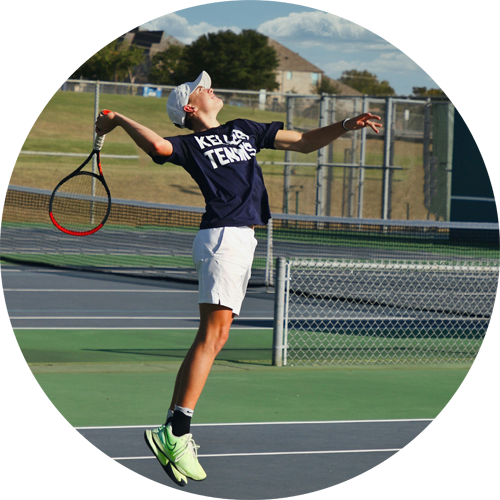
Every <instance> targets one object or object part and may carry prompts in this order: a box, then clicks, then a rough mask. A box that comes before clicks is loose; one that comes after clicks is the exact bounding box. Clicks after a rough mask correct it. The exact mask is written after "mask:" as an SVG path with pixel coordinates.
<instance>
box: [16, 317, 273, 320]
mask: <svg viewBox="0 0 500 500" xmlns="http://www.w3.org/2000/svg"><path fill="white" fill-rule="evenodd" d="M10 319H11V320H12V319H17V320H23V319H25V320H37V321H39V320H43V319H50V320H64V319H83V320H98V319H128V320H143V319H144V320H152V319H159V320H171V319H183V320H199V319H200V317H199V316H10ZM272 319H273V318H272V317H268V318H260V317H259V318H240V319H239V320H244V321H249V320H259V321H262V320H265V321H269V320H272ZM239 320H238V319H237V318H235V320H234V321H239Z"/></svg>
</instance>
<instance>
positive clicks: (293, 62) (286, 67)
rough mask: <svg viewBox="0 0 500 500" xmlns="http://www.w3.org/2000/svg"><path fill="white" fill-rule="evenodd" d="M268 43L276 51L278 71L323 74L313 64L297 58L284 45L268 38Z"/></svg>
mask: <svg viewBox="0 0 500 500" xmlns="http://www.w3.org/2000/svg"><path fill="white" fill-rule="evenodd" d="M268 43H269V45H270V46H271V47H273V48H274V50H276V54H277V55H278V60H279V65H278V70H281V71H306V72H309V73H324V71H323V70H322V69H320V68H318V67H317V66H314V64H312V63H310V62H309V61H306V60H305V59H304V58H303V57H301V56H299V54H297V53H296V52H292V51H291V50H290V49H287V48H286V47H285V46H284V45H281V43H279V42H277V41H276V40H273V39H272V38H268Z"/></svg>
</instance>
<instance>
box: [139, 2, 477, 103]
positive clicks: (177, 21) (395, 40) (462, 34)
mask: <svg viewBox="0 0 500 500" xmlns="http://www.w3.org/2000/svg"><path fill="white" fill-rule="evenodd" d="M409 5H414V3H413V2H410V3H409ZM403 14H404V13H402V15H403ZM367 18H368V0H272V1H269V0H252V1H247V0H211V1H209V2H208V1H206V0H182V2H181V1H180V0H141V3H140V25H141V28H144V29H150V30H153V29H156V30H163V31H165V32H167V33H168V34H170V35H172V36H174V37H176V38H178V39H179V40H181V41H182V42H184V43H186V44H189V43H191V42H193V41H194V40H196V38H198V37H199V36H201V35H204V34H206V33H209V32H217V31H219V30H228V29H231V30H233V31H234V32H236V33H239V32H240V31H241V30H243V29H255V30H257V31H259V32H260V33H263V34H264V35H267V36H270V37H271V38H274V39H275V40H277V41H278V42H280V43H281V44H283V45H285V46H286V47H288V48H289V49H291V50H293V51H294V52H297V53H298V54H300V55H301V56H302V57H304V58H305V59H307V60H308V61H309V62H311V63H313V64H314V65H316V66H318V67H319V68H320V69H322V70H323V71H324V72H325V74H326V75H327V76H329V77H331V78H333V79H338V78H339V77H340V76H341V74H342V72H343V71H345V70H350V69H357V70H359V71H363V70H368V71H370V72H371V73H374V74H376V75H377V77H378V79H379V80H387V81H388V82H389V84H390V85H391V86H392V87H393V88H394V90H395V91H396V94H398V95H411V94H412V88H413V87H417V86H418V87H427V88H481V87H483V86H484V84H485V63H484V58H485V56H484V54H485V30H472V29H446V30H440V29H433V30H402V29H392V30H369V29H368V21H367ZM207 71H209V68H207Z"/></svg>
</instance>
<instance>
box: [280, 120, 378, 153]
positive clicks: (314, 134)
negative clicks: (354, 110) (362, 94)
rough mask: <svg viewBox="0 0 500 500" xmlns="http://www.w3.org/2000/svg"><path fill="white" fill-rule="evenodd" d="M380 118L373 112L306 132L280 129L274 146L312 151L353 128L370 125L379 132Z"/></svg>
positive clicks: (289, 149) (301, 151)
mask: <svg viewBox="0 0 500 500" xmlns="http://www.w3.org/2000/svg"><path fill="white" fill-rule="evenodd" d="M380 119H381V118H380V116H377V115H373V114H371V113H363V114H362V115H359V116H356V117H355V118H348V119H347V120H344V121H343V122H338V123H334V124H332V125H328V126H327V127H321V128H317V129H314V130H310V131H309V132H305V133H300V132H295V131H293V130H280V131H278V133H277V134H276V138H275V140H274V146H275V148H276V149H281V150H285V151H286V150H288V151H297V152H299V153H312V152H313V151H317V150H318V149H321V148H323V147H325V146H328V144H330V143H331V142H332V141H334V140H335V139H338V138H339V137H341V136H342V135H344V134H345V133H347V132H349V131H352V130H360V129H363V128H365V127H370V128H371V129H372V130H373V131H374V132H376V133H377V134H378V133H379V130H378V129H379V128H381V127H382V124H381V123H378V121H377V120H380Z"/></svg>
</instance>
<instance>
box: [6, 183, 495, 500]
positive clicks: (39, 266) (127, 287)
mask: <svg viewBox="0 0 500 500" xmlns="http://www.w3.org/2000/svg"><path fill="white" fill-rule="evenodd" d="M2 188H3V190H4V191H5V195H6V196H5V199H6V203H5V209H6V210H5V218H4V221H3V223H2V231H3V238H2V240H1V241H0V256H1V258H2V259H3V263H4V264H3V265H2V266H1V268H0V276H1V279H2V286H1V287H0V295H1V303H2V308H1V318H0V328H1V329H0V339H1V343H2V346H3V349H2V352H1V354H0V356H1V360H2V362H3V363H5V364H28V365H29V372H30V377H29V403H30V415H29V418H30V453H29V466H30V489H32V490H33V489H34V490H35V491H36V490H38V491H42V490H43V491H44V492H50V496H51V498H53V499H58V498H61V500H62V499H65V500H66V499H67V498H68V497H70V495H73V497H74V499H75V500H77V499H78V500H83V499H91V500H99V499H100V498H103V499H104V498H106V499H109V498H115V499H116V500H118V499H120V500H121V499H125V498H127V499H128V498H130V499H135V498H141V499H147V498H165V497H167V498H199V497H202V498H210V497H212V498H217V499H224V498H228V499H229V498H235V497H236V498H309V497H310V496H311V494H314V495H317V496H318V498H323V497H324V498H339V499H351V498H352V499H354V500H358V499H363V498H366V497H367V473H368V471H369V470H401V469H402V470H471V436H470V430H471V420H470V419H471V417H472V414H471V407H472V400H471V396H472V394H471V391H472V372H471V367H472V363H473V360H474V356H475V355H476V354H477V352H478V349H479V347H480V346H481V342H482V339H483V337H484V335H485V333H486V330H487V326H488V322H489V318H490V316H491V314H493V313H492V311H493V312H494V311H495V310H496V309H495V307H494V297H495V291H496V289H497V283H498V270H499V267H498V266H499V265H498V261H499V255H500V254H499V251H498V248H499V241H498V235H499V231H498V225H495V224H489V225H488V224H486V225H477V224H455V223H436V222H430V221H380V220H376V221H370V220H367V219H364V220H355V219H342V218H333V217H311V216H292V215H276V216H275V217H274V218H273V224H272V225H270V226H269V227H268V228H267V229H264V228H258V229H257V231H256V237H257V239H258V240H259V245H258V247H257V252H256V258H255V261H254V267H253V271H252V280H251V282H250V285H251V286H250V287H249V290H248V294H247V298H246V300H245V302H244V304H243V309H242V313H241V315H240V316H239V317H238V318H237V319H236V320H235V322H234V326H233V329H232V332H231V335H230V339H229V341H228V343H227V344H226V346H225V347H224V349H223V350H222V352H221V353H220V354H219V356H218V358H217V359H216V362H215V365H214V367H213V369H212V372H211V374H210V377H209V379H208V382H207V385H206V387H205V390H204V392H203V396H202V398H201V399H200V401H199V403H198V405H197V407H196V412H195V416H194V420H193V431H194V437H195V439H196V442H197V444H199V445H200V446H201V448H200V450H199V454H200V460H201V461H202V464H203V465H204V466H205V467H206V469H207V472H208V475H209V477H208V479H207V480H206V481H204V482H201V483H195V482H194V481H190V482H189V484H188V486H187V487H186V488H179V487H178V486H176V485H175V484H173V483H172V482H171V480H170V479H169V478H168V477H167V476H166V475H165V473H164V471H163V470H162V468H161V466H160V465H159V463H157V461H156V460H155V459H154V458H153V457H152V456H151V454H150V452H149V450H148V448H147V446H146V444H145V443H144V440H143V438H142V434H143V431H144V429H145V428H148V427H153V426H156V425H158V424H160V423H162V422H163V421H164V419H165V415H166V411H167V406H168V404H169V400H170V396H171V391H172V387H173V384H174V381H175V376H176V373H177V370H178V368H179V366H180V363H181V361H182V359H183V358H184V356H185V354H186V352H187V350H188V349H189V346H190V344H191V341H192V339H193V338H194V335H195V333H196V329H197V325H198V305H197V292H196V287H197V285H196V276H195V272H194V269H193V266H192V263H191V245H192V241H193V238H194V235H195V234H196V231H197V228H198V226H199V219H200V215H201V210H200V209H190V208H185V207H184V208H181V207H173V206H167V205H161V204H157V203H155V204H153V203H145V202H134V201H130V200H114V203H113V209H112V211H111V214H110V218H109V220H108V222H107V224H106V226H105V227H104V228H103V229H102V230H101V231H99V232H98V233H96V234H94V235H92V236H89V237H86V238H72V237H68V236H67V235H64V234H63V233H61V232H59V231H57V230H55V229H54V228H53V227H52V225H51V224H50V221H48V220H47V218H48V216H47V206H48V199H49V197H50V193H49V192H46V191H42V190H38V189H28V188H17V187H13V186H3V187H2ZM277 258H278V259H277ZM276 259H277V260H276ZM280 259H281V260H280ZM283 260H284V261H285V262H286V266H288V274H286V273H285V279H283V277H281V278H280V274H279V273H277V274H276V275H275V262H278V267H279V262H282V261H283ZM286 266H285V267H286ZM275 292H276V295H275ZM276 298H279V299H280V301H281V300H282V301H283V303H282V306H280V307H281V310H282V313H283V315H282V316H281V317H280V316H279V315H278V313H277V310H278V309H280V307H278V305H277V304H278V303H279V301H276V300H275V299H276ZM276 325H281V327H284V331H283V332H282V333H283V335H282V336H281V337H280V336H279V335H277V331H278V329H277V326H276ZM297 334H298V335H297ZM278 351H281V355H282V358H281V359H282V361H284V362H282V363H281V364H282V365H284V366H274V365H276V364H278V363H276V362H275V361H276V352H278ZM245 495H246V497H245Z"/></svg>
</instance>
